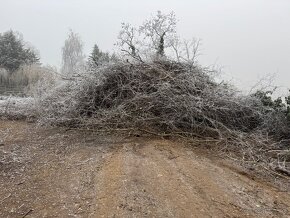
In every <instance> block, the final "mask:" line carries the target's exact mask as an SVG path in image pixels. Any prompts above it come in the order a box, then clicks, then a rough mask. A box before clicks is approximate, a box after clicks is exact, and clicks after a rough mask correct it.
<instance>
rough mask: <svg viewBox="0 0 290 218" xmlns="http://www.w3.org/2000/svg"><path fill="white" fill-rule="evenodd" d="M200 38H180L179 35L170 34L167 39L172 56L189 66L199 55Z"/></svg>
mask: <svg viewBox="0 0 290 218" xmlns="http://www.w3.org/2000/svg"><path fill="white" fill-rule="evenodd" d="M200 44H201V40H200V39H196V38H192V39H191V40H186V39H184V40H181V39H180V37H179V36H177V35H172V37H171V38H170V39H169V46H170V48H171V49H172V50H173V53H174V56H175V58H176V60H177V61H178V62H180V61H183V62H186V63H187V64H189V65H190V66H191V67H192V66H193V65H194V64H195V63H196V59H197V57H198V56H199V55H200V52H199V47H200Z"/></svg>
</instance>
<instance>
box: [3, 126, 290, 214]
mask: <svg viewBox="0 0 290 218" xmlns="http://www.w3.org/2000/svg"><path fill="white" fill-rule="evenodd" d="M0 217H290V196H289V192H282V191H279V190H278V189H276V188H275V187H274V186H271V185H269V184H268V183H265V182H262V181H260V180H258V179H257V178H255V177H254V176H253V175H250V174H247V173H244V171H243V169H242V168H239V167H237V166H233V165H232V163H231V162H230V161H227V160H221V159H218V158H216V157H212V156H211V155H209V154H208V153H205V152H202V151H201V149H197V148H192V147H189V146H186V145H183V144H181V143H179V142H176V141H168V140H161V139H154V138H137V137H116V136H114V137H113V136H112V137H107V136H99V135H96V134H93V133H88V132H80V131H66V130H65V129H49V130H47V129H46V130H44V129H42V128H36V127H35V125H33V124H27V123H24V122H11V121H0Z"/></svg>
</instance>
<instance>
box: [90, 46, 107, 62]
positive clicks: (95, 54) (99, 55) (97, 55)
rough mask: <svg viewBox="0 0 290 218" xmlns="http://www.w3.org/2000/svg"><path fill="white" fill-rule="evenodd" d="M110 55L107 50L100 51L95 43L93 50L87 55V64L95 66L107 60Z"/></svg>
mask: <svg viewBox="0 0 290 218" xmlns="http://www.w3.org/2000/svg"><path fill="white" fill-rule="evenodd" d="M110 60H111V57H110V55H109V53H108V52H102V51H101V50H100V49H99V47H98V46H97V45H96V44H95V45H94V47H93V51H92V53H91V55H90V56H89V65H90V67H96V66H99V65H101V64H102V63H105V62H109V61H110Z"/></svg>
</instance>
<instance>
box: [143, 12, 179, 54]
mask: <svg viewBox="0 0 290 218" xmlns="http://www.w3.org/2000/svg"><path fill="white" fill-rule="evenodd" d="M176 23H177V21H176V17H175V14H174V12H171V13H169V14H162V13H161V11H158V12H157V15H156V16H155V17H152V18H151V19H149V20H146V21H145V23H144V24H143V25H142V26H141V27H140V29H139V31H140V32H141V33H143V34H145V38H148V37H149V39H150V41H151V45H152V47H153V48H154V49H155V50H156V55H157V57H163V56H165V48H167V47H169V46H170V45H169V43H167V40H168V39H169V38H170V36H171V35H172V34H174V33H175V32H176Z"/></svg>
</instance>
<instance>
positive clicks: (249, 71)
mask: <svg viewBox="0 0 290 218" xmlns="http://www.w3.org/2000/svg"><path fill="white" fill-rule="evenodd" d="M157 10H161V11H162V12H164V13H167V12H170V11H174V12H175V13H176V16H177V18H178V20H179V22H178V32H179V34H180V35H181V36H182V37H184V38H191V37H193V36H194V37H196V38H201V39H202V47H201V51H202V56H201V57H200V58H199V60H200V63H201V64H203V65H205V66H209V65H213V64H217V65H219V66H222V67H223V72H224V74H225V77H226V78H233V82H234V83H235V84H237V85H238V86H240V87H242V88H248V87H250V86H251V85H253V84H254V83H255V82H256V81H257V80H258V79H259V78H261V77H264V76H266V75H268V74H276V80H275V84H277V85H281V86H284V87H290V0H142V1H141V0H122V1H118V0H0V32H4V31H7V30H9V29H12V30H17V31H19V32H21V33H22V34H23V36H24V39H25V40H26V41H29V42H30V43H31V44H32V45H34V46H35V47H36V48H37V49H38V50H39V52H40V55H41V61H42V62H43V63H45V64H51V65H56V66H59V65H60V63H61V47H62V45H63V43H64V40H65V38H66V36H67V33H68V30H69V28H71V29H72V30H73V31H75V32H78V33H79V34H80V35H81V38H82V40H83V41H84V43H85V53H86V54H89V52H90V51H91V49H92V46H93V44H94V43H97V44H98V45H99V47H100V48H101V49H102V50H106V51H111V50H112V49H114V45H113V44H114V43H115V41H116V37H117V35H118V31H119V30H120V23H121V22H129V23H132V24H134V25H140V24H141V23H142V21H143V20H144V19H146V18H148V17H150V15H151V14H155V13H156V11H157Z"/></svg>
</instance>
